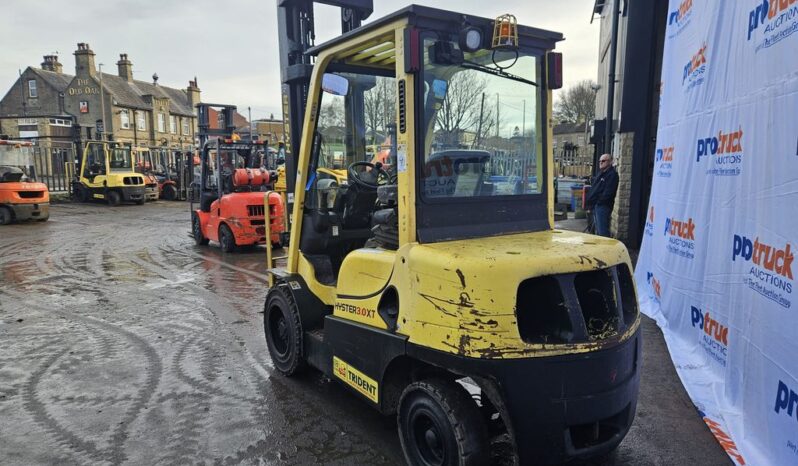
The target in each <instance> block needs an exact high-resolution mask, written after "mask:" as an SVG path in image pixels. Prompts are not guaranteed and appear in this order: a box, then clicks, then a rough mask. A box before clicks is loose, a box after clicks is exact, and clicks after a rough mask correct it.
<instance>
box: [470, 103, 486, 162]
mask: <svg viewBox="0 0 798 466" xmlns="http://www.w3.org/2000/svg"><path fill="white" fill-rule="evenodd" d="M484 111H485V93H484V92H483V93H482V101H481V102H480V103H479V121H478V122H477V137H476V138H475V140H474V142H475V145H476V147H479V146H480V145H481V143H482V118H483V114H484ZM471 148H472V149H473V148H474V145H472V146H471Z"/></svg>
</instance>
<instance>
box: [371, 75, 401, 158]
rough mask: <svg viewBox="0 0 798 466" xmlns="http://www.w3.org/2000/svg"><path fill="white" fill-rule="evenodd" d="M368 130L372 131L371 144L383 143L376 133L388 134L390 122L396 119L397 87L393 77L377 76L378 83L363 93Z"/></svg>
mask: <svg viewBox="0 0 798 466" xmlns="http://www.w3.org/2000/svg"><path fill="white" fill-rule="evenodd" d="M363 106H364V110H365V120H366V130H367V131H371V140H370V143H371V144H377V143H378V142H379V143H382V141H377V140H376V133H382V134H386V132H387V131H386V128H387V126H388V123H393V121H394V120H395V119H396V117H395V115H396V88H395V80H394V79H393V78H383V77H379V76H378V77H377V85H376V86H374V87H373V88H371V89H369V90H368V91H367V92H366V93H365V94H364V95H363Z"/></svg>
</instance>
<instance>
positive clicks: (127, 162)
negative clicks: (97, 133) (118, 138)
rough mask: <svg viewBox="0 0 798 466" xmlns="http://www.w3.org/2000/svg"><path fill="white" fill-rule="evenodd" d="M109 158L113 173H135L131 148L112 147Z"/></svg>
mask: <svg viewBox="0 0 798 466" xmlns="http://www.w3.org/2000/svg"><path fill="white" fill-rule="evenodd" d="M109 156H110V158H109V160H108V166H109V168H110V169H111V171H112V172H131V171H133V158H132V156H131V154H130V148H129V147H112V148H111V149H110V150H109Z"/></svg>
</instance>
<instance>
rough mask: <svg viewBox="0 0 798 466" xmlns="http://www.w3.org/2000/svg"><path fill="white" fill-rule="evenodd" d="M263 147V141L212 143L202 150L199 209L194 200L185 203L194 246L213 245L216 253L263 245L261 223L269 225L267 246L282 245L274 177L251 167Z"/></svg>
mask: <svg viewBox="0 0 798 466" xmlns="http://www.w3.org/2000/svg"><path fill="white" fill-rule="evenodd" d="M265 147H266V145H265V144H264V143H263V142H252V143H251V142H242V141H237V140H234V139H232V138H226V139H212V140H209V141H208V142H206V143H205V144H204V145H203V148H202V153H201V154H200V167H201V168H200V179H199V180H198V181H196V183H197V188H198V189H197V190H196V191H199V196H198V197H199V206H198V207H199V208H195V205H194V202H193V201H194V199H195V198H194V197H192V203H191V234H192V236H193V237H194V241H195V242H196V243H197V245H205V244H208V242H209V241H211V240H213V241H217V242H218V243H219V245H220V246H221V248H222V251H224V252H234V251H236V250H237V249H239V248H240V247H242V246H254V245H257V244H265V243H266V241H267V238H266V221H270V228H271V238H270V240H271V243H272V246H273V247H281V246H282V244H283V236H284V233H285V231H286V228H285V224H284V220H283V219H284V216H285V212H284V209H285V207H284V205H283V199H282V197H281V196H280V195H279V194H278V193H276V192H272V191H271V189H273V186H274V182H275V181H276V180H277V172H275V171H270V170H265V169H261V168H260V167H258V166H256V165H259V164H257V163H256V160H257V157H256V156H257V152H258V150H260V149H264V148H265ZM267 191H268V192H267ZM267 194H268V196H269V212H268V213H267V212H266V211H265V207H264V195H267ZM267 215H268V217H267Z"/></svg>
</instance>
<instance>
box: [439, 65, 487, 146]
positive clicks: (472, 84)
mask: <svg viewBox="0 0 798 466" xmlns="http://www.w3.org/2000/svg"><path fill="white" fill-rule="evenodd" d="M485 86H486V80H485V78H483V77H481V76H479V75H477V74H476V72H470V71H461V72H459V73H457V74H455V75H454V76H452V78H451V79H450V80H449V83H448V87H447V90H446V97H444V99H443V102H442V105H441V109H440V110H438V112H437V114H436V115H435V119H436V126H437V129H438V137H439V141H440V142H441V143H442V144H444V145H445V146H448V147H457V146H458V145H459V144H460V137H461V135H462V133H463V132H466V131H474V132H475V133H476V132H480V133H482V134H483V135H484V134H486V133H485V129H486V127H488V126H489V124H487V121H488V120H489V118H488V116H490V115H492V112H491V111H490V109H489V108H488V107H487V104H486V103H484V102H483V100H482V90H483V89H485ZM480 108H481V109H482V111H481V112H480ZM480 121H482V123H483V125H482V127H480V125H479V122H480ZM476 136H477V137H476V139H479V135H476Z"/></svg>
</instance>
